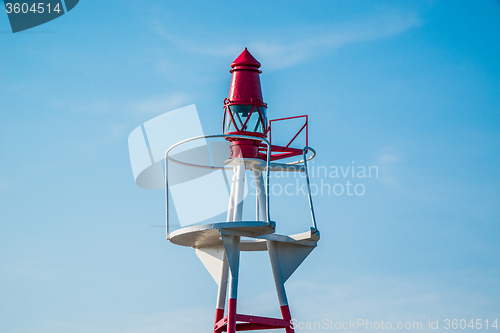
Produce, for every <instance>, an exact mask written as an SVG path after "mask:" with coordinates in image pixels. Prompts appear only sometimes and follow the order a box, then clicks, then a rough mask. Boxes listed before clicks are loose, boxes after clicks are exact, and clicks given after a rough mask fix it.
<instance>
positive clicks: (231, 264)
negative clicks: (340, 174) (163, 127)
mask: <svg viewBox="0 0 500 333" xmlns="http://www.w3.org/2000/svg"><path fill="white" fill-rule="evenodd" d="M260 67H261V64H260V63H259V62H258V61H257V60H256V59H255V58H254V57H253V56H252V55H251V54H250V52H249V51H248V50H247V49H246V48H245V50H244V51H243V52H242V53H241V54H240V55H239V56H238V57H237V58H236V59H235V60H234V61H233V63H232V64H231V70H230V73H231V74H232V78H231V85H230V88H229V96H228V97H227V98H226V99H224V106H223V107H224V116H223V134H215V135H204V136H198V137H193V138H189V139H186V140H183V141H181V142H178V143H176V144H175V145H173V146H171V147H170V148H169V149H167V151H166V152H165V189H166V191H165V195H166V206H167V209H166V211H167V239H168V240H169V241H170V242H171V243H173V244H176V245H181V246H186V247H191V248H194V249H195V252H196V255H197V256H198V258H199V259H200V260H201V261H202V263H203V264H204V266H205V267H206V268H207V270H208V271H209V272H210V274H211V275H212V277H213V278H214V280H215V282H216V283H217V285H218V293H217V301H216V311H215V322H214V327H213V331H214V333H220V332H228V333H235V332H236V331H249V330H266V329H284V330H285V332H286V333H293V332H294V330H293V325H292V322H291V320H292V316H291V313H290V308H289V305H288V299H287V296H286V292H285V282H286V281H287V280H288V278H289V277H290V276H291V275H292V274H293V273H294V272H295V270H296V269H297V268H298V267H299V266H300V264H301V263H302V262H303V261H304V260H305V258H306V257H307V256H308V255H309V254H310V253H311V252H312V250H313V249H314V248H315V247H316V245H317V243H318V241H319V239H320V237H319V231H318V228H317V225H316V218H315V215H314V208H313V202H312V196H311V191H310V186H309V177H308V170H307V162H308V161H309V160H311V159H312V158H314V156H316V152H315V151H314V149H313V148H311V147H309V146H308V139H307V135H308V129H307V128H308V117H307V115H300V116H292V117H288V118H282V119H273V120H268V117H267V104H266V103H265V102H264V100H263V97H262V89H261V85H260V74H261V73H262V72H261V70H260ZM290 119H295V120H299V121H302V122H303V125H301V127H300V129H299V130H298V132H297V133H296V134H295V135H292V137H290V138H286V139H287V141H286V142H288V144H286V145H284V146H280V145H273V144H272V142H271V133H272V127H273V126H274V125H273V124H275V123H276V122H279V121H287V120H290ZM301 124H302V123H301ZM300 133H304V134H305V146H299V147H297V143H296V141H297V140H296V139H297V137H298V136H299V134H300ZM216 139H218V140H219V141H222V142H221V143H222V144H224V145H226V147H225V149H227V148H229V149H227V150H224V151H227V157H224V159H223V161H224V162H223V163H222V165H214V164H196V163H192V162H189V161H182V160H180V159H179V157H178V156H176V155H174V154H173V153H172V154H171V151H172V150H173V149H174V148H175V147H179V146H181V145H184V144H186V143H188V142H192V141H196V140H203V141H205V142H207V145H210V143H209V142H210V140H216ZM227 146H229V147H227ZM224 154H225V153H224ZM224 154H223V155H224ZM179 156H180V155H179ZM291 158H292V159H293V158H295V160H293V161H290V159H291ZM278 160H283V161H281V162H280V163H279V162H276V161H278ZM172 163H176V164H179V165H183V166H187V167H190V168H200V169H203V170H209V171H206V172H212V173H215V172H221V171H222V172H224V173H228V174H231V173H232V178H230V177H226V179H228V178H230V181H229V180H226V182H227V184H228V185H229V186H228V187H229V192H230V194H229V202H228V206H227V207H228V208H227V218H226V220H225V221H219V222H215V223H212V222H210V223H208V222H205V221H200V222H199V223H196V224H193V225H188V226H186V225H183V226H181V227H180V228H177V229H175V230H173V227H171V223H172V222H171V218H170V217H169V216H170V214H172V213H171V209H170V208H169V168H170V167H169V165H170V164H172ZM274 171H287V172H301V173H304V174H305V177H301V179H303V181H304V182H305V183H306V185H307V190H308V193H307V200H308V203H309V208H310V213H311V222H312V223H311V226H310V227H309V228H308V229H307V230H306V231H305V232H302V233H299V234H294V235H279V234H276V233H275V231H276V222H275V221H272V220H271V213H270V207H271V205H270V202H271V201H270V196H271V195H270V191H269V188H270V187H269V186H270V173H271V172H274ZM247 173H248V174H249V177H253V180H254V182H255V185H256V186H255V197H256V201H255V210H256V211H255V215H254V216H255V220H243V219H242V216H243V209H244V203H245V201H246V199H245V195H244V192H245V177H246V175H247ZM210 191H212V188H210ZM247 191H248V192H249V191H250V189H247ZM214 193H215V192H214ZM217 193H219V194H220V192H217ZM225 194H226V195H227V192H226V193H225ZM207 195H209V196H215V194H212V193H208V194H207ZM187 196H188V197H189V195H187ZM222 197H223V196H221V198H222ZM224 198H225V199H224V205H225V202H226V201H225V200H227V196H224ZM188 200H189V198H188ZM208 202H210V201H209V200H207V203H206V204H207V205H208V204H209V203H208ZM203 204H204V203H203V202H193V203H192V207H190V208H192V209H200V207H203ZM247 208H248V207H247ZM223 209H224V208H223ZM222 219H223V218H222ZM282 222H284V223H295V222H297V221H282ZM280 223H281V221H280ZM307 223H308V224H309V222H307ZM172 224H173V223H172ZM242 237H244V238H243V239H242ZM241 251H266V252H268V254H269V260H270V264H271V268H272V272H273V277H274V283H275V286H276V293H277V300H278V302H279V306H280V310H281V314H282V317H281V318H269V317H261V316H255V315H244V314H240V313H238V311H237V298H238V277H239V265H240V252H241Z"/></svg>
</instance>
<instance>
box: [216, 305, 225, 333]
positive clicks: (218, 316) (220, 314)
mask: <svg viewBox="0 0 500 333" xmlns="http://www.w3.org/2000/svg"><path fill="white" fill-rule="evenodd" d="M223 318H224V309H216V310H215V324H214V325H215V326H214V327H216V326H217V323H218V322H219V321H220V320H221V319H223ZM214 333H217V329H215V328H214Z"/></svg>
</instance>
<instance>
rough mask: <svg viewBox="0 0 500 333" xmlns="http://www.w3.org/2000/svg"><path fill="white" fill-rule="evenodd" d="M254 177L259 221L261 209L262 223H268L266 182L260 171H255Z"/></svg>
mask: <svg viewBox="0 0 500 333" xmlns="http://www.w3.org/2000/svg"><path fill="white" fill-rule="evenodd" d="M253 177H254V180H255V191H256V197H257V220H258V219H259V216H258V212H259V208H260V218H261V219H262V221H266V222H268V221H267V214H266V192H265V191H266V190H265V189H264V180H263V178H262V171H260V170H258V169H254V170H253Z"/></svg>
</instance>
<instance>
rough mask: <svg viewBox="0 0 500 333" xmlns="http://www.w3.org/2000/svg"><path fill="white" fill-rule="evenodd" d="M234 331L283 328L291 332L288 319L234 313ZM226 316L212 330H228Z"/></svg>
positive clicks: (216, 332)
mask: <svg viewBox="0 0 500 333" xmlns="http://www.w3.org/2000/svg"><path fill="white" fill-rule="evenodd" d="M236 321H237V322H239V323H236V331H255V330H275V329H280V328H284V329H286V330H287V333H288V332H293V329H292V324H291V320H290V319H277V318H268V317H258V316H249V315H242V314H236ZM227 324H228V316H225V317H224V318H222V319H221V320H219V321H218V322H217V323H215V326H214V332H215V333H219V332H227V331H228V327H227Z"/></svg>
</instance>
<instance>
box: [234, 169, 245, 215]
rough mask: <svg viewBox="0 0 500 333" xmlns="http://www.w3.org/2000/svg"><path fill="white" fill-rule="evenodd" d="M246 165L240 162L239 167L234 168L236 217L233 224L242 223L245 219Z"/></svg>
mask: <svg viewBox="0 0 500 333" xmlns="http://www.w3.org/2000/svg"><path fill="white" fill-rule="evenodd" d="M245 171H246V167H245V163H244V162H243V161H238V162H237V165H236V166H235V167H234V175H235V177H236V179H235V181H234V184H235V185H234V186H235V187H234V193H235V196H234V197H233V200H234V207H235V210H234V217H233V222H238V221H241V219H242V217H243V197H244V195H245Z"/></svg>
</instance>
